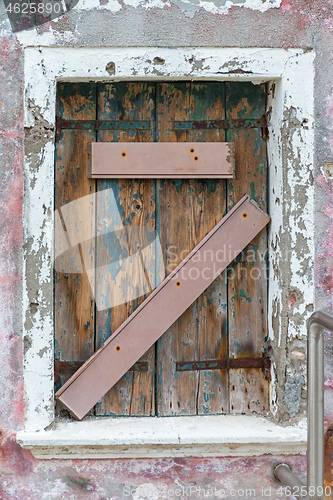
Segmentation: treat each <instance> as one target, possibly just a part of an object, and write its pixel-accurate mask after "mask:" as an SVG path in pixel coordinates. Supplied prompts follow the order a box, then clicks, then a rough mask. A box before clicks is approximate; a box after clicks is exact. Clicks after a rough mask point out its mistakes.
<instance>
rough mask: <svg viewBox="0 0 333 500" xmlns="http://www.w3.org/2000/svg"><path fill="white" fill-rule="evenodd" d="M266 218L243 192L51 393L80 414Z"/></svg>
mask: <svg viewBox="0 0 333 500" xmlns="http://www.w3.org/2000/svg"><path fill="white" fill-rule="evenodd" d="M269 220H270V218H269V216H268V215H267V214H265V213H264V212H262V210H260V208H259V207H258V205H257V204H256V203H255V202H254V201H253V200H252V199H251V198H250V197H249V196H248V195H245V196H244V197H243V198H242V199H241V200H240V201H239V202H238V203H237V205H235V206H234V207H233V208H232V209H231V210H230V212H229V213H228V214H227V215H226V216H225V217H223V219H221V221H220V222H219V223H218V224H216V226H215V227H214V228H213V229H212V230H211V231H210V232H209V233H208V234H207V235H206V236H205V238H204V239H203V240H202V241H201V242H200V243H199V244H198V245H197V246H196V247H195V248H194V249H193V250H192V252H191V253H189V254H188V255H187V257H186V258H185V259H184V260H183V261H182V262H181V263H180V264H179V266H178V267H177V268H176V269H174V271H173V272H172V273H171V274H169V276H168V277H167V278H166V279H165V280H164V281H163V282H162V283H161V284H160V285H159V286H158V287H157V288H156V289H155V290H154V291H153V292H152V293H151V294H150V295H149V297H148V298H147V299H146V300H145V301H144V302H143V303H142V304H141V305H140V307H138V309H136V311H134V312H133V314H131V316H130V317H129V318H127V320H126V321H124V323H123V324H122V325H121V326H120V327H119V328H118V329H117V330H116V331H115V332H114V334H113V335H112V336H111V337H110V338H109V339H108V340H107V341H106V342H105V343H104V344H103V345H102V347H101V348H100V349H99V350H98V351H96V353H95V354H93V356H91V357H90V358H89V359H88V360H87V361H86V362H85V363H84V364H83V365H82V367H81V368H79V369H78V370H77V371H76V372H75V373H74V375H73V376H72V377H71V378H70V379H69V380H68V381H67V382H66V383H65V384H64V385H63V386H62V387H61V389H59V391H58V392H57V393H56V398H57V399H58V400H60V401H61V402H62V403H63V404H64V405H65V406H66V407H67V408H68V409H69V411H70V412H71V413H72V414H73V415H74V416H75V417H76V418H78V419H81V418H83V417H84V416H85V415H86V413H87V412H88V411H89V410H90V409H91V408H92V407H93V406H94V405H95V404H96V403H97V401H99V400H100V399H101V398H102V397H103V396H104V394H106V392H107V391H108V390H109V389H111V387H113V385H114V384H115V383H116V382H117V381H118V380H119V379H120V378H121V377H122V376H123V375H124V374H125V373H126V372H127V371H128V370H129V369H130V368H131V366H133V365H134V363H136V362H137V361H138V360H139V359H140V357H141V356H142V355H143V354H144V353H145V352H146V351H147V350H148V349H149V348H150V347H151V346H152V345H153V344H154V343H155V342H156V340H158V339H159V338H160V337H161V336H162V335H163V333H164V332H165V331H166V330H167V329H168V328H169V327H170V326H171V325H172V324H173V323H174V322H175V321H176V319H177V318H179V316H181V314H182V313H183V312H184V311H185V310H186V309H187V308H188V307H189V306H190V305H191V304H192V302H194V300H195V299H197V298H198V297H199V295H200V294H201V293H202V292H203V291H204V290H205V289H206V288H207V287H208V286H209V285H210V284H211V283H212V282H213V281H214V279H215V278H216V277H217V276H218V275H219V274H220V273H221V272H222V271H223V270H224V269H225V268H226V267H227V266H228V265H229V264H230V263H231V262H232V261H233V260H234V259H235V257H236V256H237V255H238V254H239V253H240V252H241V251H242V250H243V249H244V248H245V247H246V246H247V245H248V244H249V243H250V242H251V241H252V240H253V238H254V237H255V236H256V235H257V234H258V233H259V232H260V231H261V230H262V229H263V228H264V227H265V226H266V224H268V222H269Z"/></svg>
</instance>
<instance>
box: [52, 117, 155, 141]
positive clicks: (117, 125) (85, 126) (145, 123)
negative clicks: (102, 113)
mask: <svg viewBox="0 0 333 500" xmlns="http://www.w3.org/2000/svg"><path fill="white" fill-rule="evenodd" d="M151 126H152V125H151V121H150V120H132V121H128V120H127V121H126V120H64V119H63V118H60V117H59V116H56V139H59V136H60V134H61V131H62V130H65V129H67V130H96V131H97V130H149V129H150V128H151Z"/></svg>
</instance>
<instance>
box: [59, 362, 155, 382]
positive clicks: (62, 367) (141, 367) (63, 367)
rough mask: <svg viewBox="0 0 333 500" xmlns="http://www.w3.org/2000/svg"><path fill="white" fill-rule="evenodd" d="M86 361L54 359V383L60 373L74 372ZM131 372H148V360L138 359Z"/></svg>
mask: <svg viewBox="0 0 333 500" xmlns="http://www.w3.org/2000/svg"><path fill="white" fill-rule="evenodd" d="M84 363H85V361H59V359H55V360H54V383H55V385H57V384H58V382H59V380H60V373H66V374H73V373H74V372H76V370H78V369H79V368H80V367H81V366H82V365H83V364H84ZM128 371H129V372H148V361H137V362H136V363H134V365H133V366H132V367H131V368H130V369H129V370H128Z"/></svg>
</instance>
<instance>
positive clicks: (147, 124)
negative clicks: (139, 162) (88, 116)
mask: <svg viewBox="0 0 333 500" xmlns="http://www.w3.org/2000/svg"><path fill="white" fill-rule="evenodd" d="M172 123H173V128H174V130H206V129H216V130H229V129H243V128H261V129H262V132H263V138H264V139H265V138H266V137H267V119H266V116H265V115H264V116H262V117H261V118H257V119H248V120H246V119H241V118H235V119H224V120H201V121H196V120H188V121H175V122H172ZM151 128H152V121H151V120H64V119H63V118H60V116H58V115H57V116H56V139H59V137H60V134H61V131H62V130H65V129H67V130H95V131H97V130H122V131H125V130H149V129H151Z"/></svg>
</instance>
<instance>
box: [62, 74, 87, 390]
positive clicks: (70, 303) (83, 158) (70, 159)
mask: <svg viewBox="0 0 333 500" xmlns="http://www.w3.org/2000/svg"><path fill="white" fill-rule="evenodd" d="M94 90H95V89H94V86H92V85H91V84H75V85H73V84H67V83H63V84H59V85H58V87H57V114H58V115H60V116H61V117H63V118H66V119H76V118H81V119H90V118H94V117H95V113H96V100H95V91H94ZM94 139H95V133H94V132H93V131H89V130H87V131H84V130H78V131H74V130H64V131H63V132H62V134H61V137H60V139H59V141H58V142H57V144H56V160H55V187H56V188H55V211H56V212H55V256H58V258H57V260H56V262H55V269H56V270H55V275H54V281H55V293H54V308H55V310H54V322H55V357H56V359H58V360H61V361H72V360H75V361H85V360H86V359H87V358H89V356H91V354H92V353H93V352H94V295H93V286H94V280H92V281H91V282H89V279H88V276H87V274H86V273H85V266H88V267H92V268H94V259H95V252H94V235H95V208H94V204H93V203H91V199H90V198H91V197H92V198H93V197H94V192H95V182H94V181H92V180H90V179H88V178H87V175H86V168H87V144H88V143H89V142H91V141H94ZM82 197H88V198H89V197H90V198H89V201H88V202H87V203H86V202H85V201H84V200H85V199H87V198H82ZM75 200H76V201H75ZM82 200H83V202H82ZM76 203H79V204H80V208H79V209H78V206H77V205H76ZM85 240H90V245H91V246H92V247H91V251H90V252H88V254H87V255H85V259H84V258H83V257H84V255H83V253H84V250H83V247H84V241H85ZM66 242H67V246H68V249H67V251H65V252H63V249H64V248H65V247H64V244H65V245H66ZM71 242H72V244H73V245H72V246H71V245H70V243H71ZM80 242H82V245H81V243H80ZM67 378H68V374H63V373H61V374H60V384H59V385H61V384H63V383H64V382H65V381H66V380H67Z"/></svg>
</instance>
